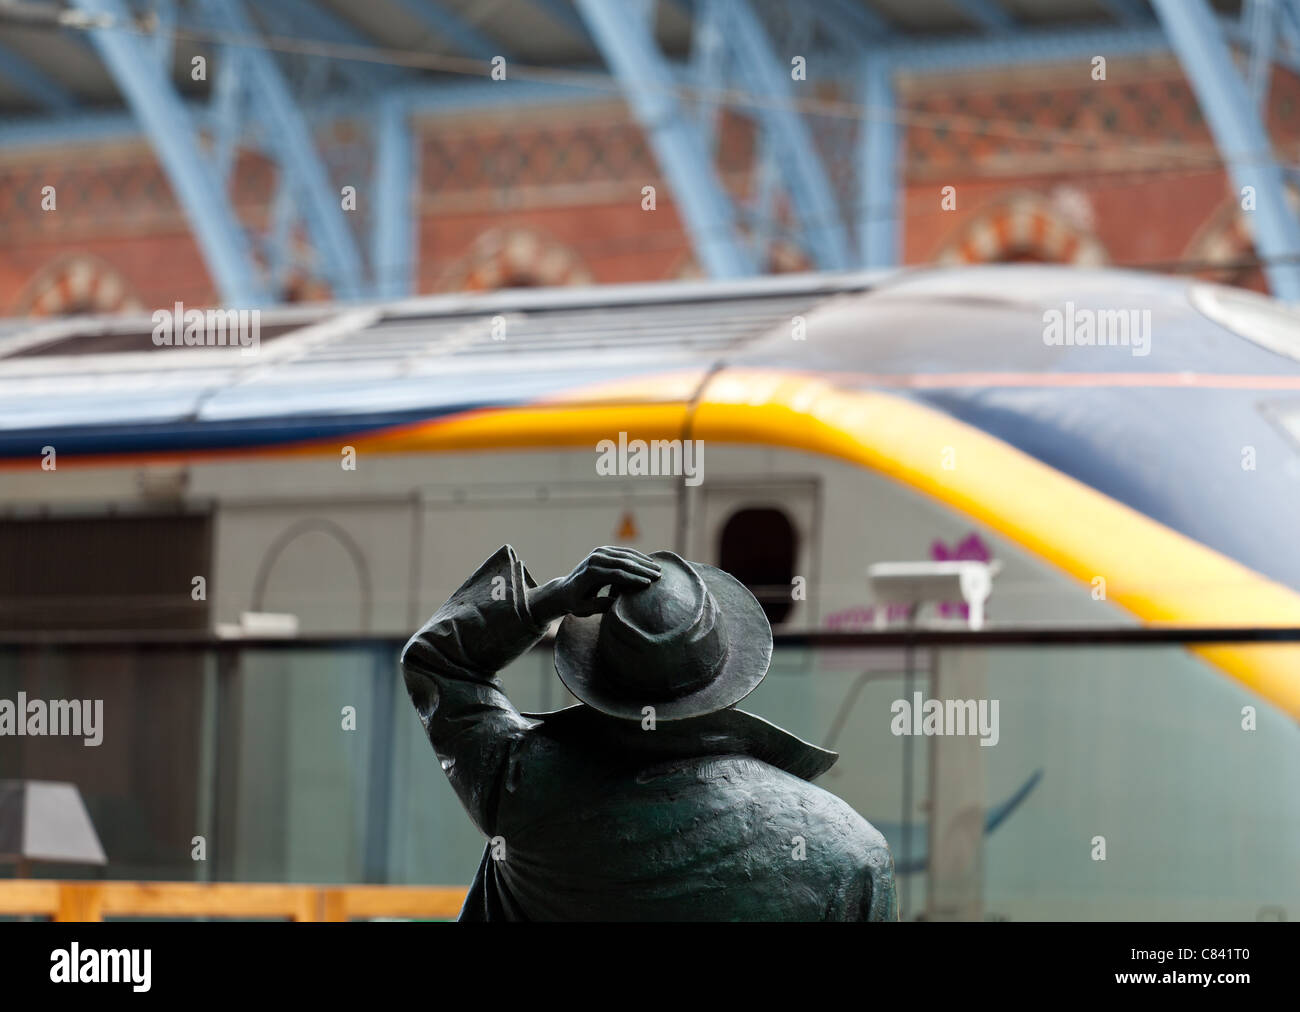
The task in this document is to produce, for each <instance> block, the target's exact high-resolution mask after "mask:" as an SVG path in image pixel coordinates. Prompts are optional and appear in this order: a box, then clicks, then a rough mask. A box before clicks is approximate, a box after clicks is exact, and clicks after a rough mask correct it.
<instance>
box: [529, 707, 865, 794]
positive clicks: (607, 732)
mask: <svg viewBox="0 0 1300 1012" xmlns="http://www.w3.org/2000/svg"><path fill="white" fill-rule="evenodd" d="M523 716H524V717H526V718H527V719H528V720H535V721H537V722H538V723H539V724H541V725H542V727H541V728H540V730H541V731H542V732H543V733H544V734H546V735H548V736H551V737H554V738H570V737H577V738H581V739H585V740H588V741H593V740H604V741H607V742H609V743H610V744H612V745H613V746H615V747H617V748H619V749H620V750H625V751H627V752H629V753H631V754H635V755H644V756H645V757H646V758H647V759H648V760H650V761H655V762H659V761H665V760H669V759H684V758H693V757H700V758H702V757H704V756H710V755H748V756H752V757H753V758H755V759H759V760H762V761H763V762H765V763H768V764H769V765H772V766H775V767H777V769H781V770H784V771H785V772H787V773H790V774H792V775H794V776H797V777H799V778H801V779H803V780H813V779H815V778H817V777H819V776H821V775H822V774H823V773H825V772H826V771H827V770H828V769H830V768H831V766H833V765H834V764H835V760H836V759H838V758H839V753H837V752H831V751H829V750H828V749H824V748H820V747H819V746H817V745H814V744H812V743H811V742H807V741H804V740H803V739H802V738H799V737H797V736H795V735H793V734H791V733H790V732H789V731H786V730H784V729H782V728H779V727H777V726H776V725H775V724H772V723H769V722H768V721H766V720H764V719H763V718H762V717H756V716H755V715H754V714H752V713H746V712H745V711H744V710H737V709H736V708H735V707H730V708H728V709H725V710H718V711H717V712H716V713H710V714H706V715H705V716H702V717H691V718H689V719H687V720H674V721H660V722H659V723H658V725H657V726H656V727H655V729H654V730H653V731H648V730H642V729H641V725H640V724H639V723H637V722H636V721H630V720H628V721H624V720H616V719H614V718H611V717H606V716H605V715H603V714H601V713H598V712H597V711H595V710H593V709H592V708H591V707H589V706H586V705H584V704H582V703H579V704H578V705H577V706H570V707H566V708H565V709H563V710H554V711H552V712H550V713H525V714H523Z"/></svg>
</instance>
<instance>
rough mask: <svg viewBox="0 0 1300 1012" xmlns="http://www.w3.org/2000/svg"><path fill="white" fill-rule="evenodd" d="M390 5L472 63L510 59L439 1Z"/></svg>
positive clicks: (415, 0)
mask: <svg viewBox="0 0 1300 1012" xmlns="http://www.w3.org/2000/svg"><path fill="white" fill-rule="evenodd" d="M393 2H394V3H395V4H396V5H397V6H398V7H400V8H401V9H402V10H404V11H406V13H407V14H408V15H410V17H412V18H413V19H415V20H416V21H419V22H420V23H421V24H423V25H424V26H425V27H427V28H429V29H430V30H431V31H433V33H434V34H435V35H437V36H438V37H439V38H441V39H444V40H446V41H447V42H450V43H451V44H452V45H453V46H454V47H455V48H457V49H459V50H461V51H462V52H463V53H466V54H468V55H469V56H472V57H474V58H475V59H479V60H490V59H492V57H494V56H504V57H506V58H507V59H508V58H509V57H510V53H509V52H508V51H507V50H506V49H505V48H504V47H503V46H502V45H501V43H499V42H495V41H493V40H492V39H490V38H488V37H487V36H486V35H485V34H483V32H481V31H479V29H477V28H475V27H474V26H473V25H472V24H470V23H469V22H468V21H466V20H465V19H464V18H462V17H461V16H460V15H459V14H456V13H454V12H453V11H450V10H448V9H447V8H446V7H445V6H443V5H442V4H441V3H439V2H438V0H393Z"/></svg>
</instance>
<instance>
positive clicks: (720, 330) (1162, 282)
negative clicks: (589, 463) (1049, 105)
mask: <svg viewBox="0 0 1300 1012" xmlns="http://www.w3.org/2000/svg"><path fill="white" fill-rule="evenodd" d="M1198 292H1199V293H1201V295H1200V297H1199V298H1198V297H1197V293H1198ZM1205 292H1211V293H1214V292H1219V293H1226V294H1220V295H1218V296H1206V295H1205V294H1204V293H1205ZM1215 298H1217V299H1218V300H1219V301H1220V302H1226V303H1230V304H1231V303H1233V302H1241V303H1244V305H1245V307H1246V310H1245V311H1246V313H1247V315H1249V312H1252V311H1253V312H1255V313H1256V314H1257V315H1258V314H1260V313H1262V314H1263V315H1264V316H1265V317H1267V316H1268V315H1269V313H1272V314H1273V315H1274V316H1277V317H1279V318H1280V319H1281V320H1282V324H1281V325H1278V323H1277V321H1273V326H1272V327H1271V332H1272V333H1274V335H1275V336H1274V339H1273V340H1274V346H1273V347H1270V346H1269V345H1268V343H1267V341H1265V342H1264V343H1261V342H1259V341H1255V342H1243V341H1240V340H1237V336H1236V335H1235V334H1234V333H1233V332H1232V331H1230V330H1228V328H1227V327H1225V326H1223V320H1222V314H1219V315H1220V320H1219V322H1218V323H1216V322H1213V321H1212V319H1211V315H1209V314H1207V306H1209V307H1210V308H1211V309H1212V308H1213V306H1211V305H1210V303H1212V302H1213V301H1214V299H1215ZM1207 299H1208V301H1207ZM1067 303H1068V304H1070V306H1071V307H1073V306H1076V305H1077V306H1078V307H1080V308H1084V307H1088V306H1097V307H1102V308H1103V309H1104V308H1105V307H1116V308H1125V309H1127V308H1132V309H1134V310H1139V311H1140V310H1143V309H1145V310H1149V311H1153V312H1154V313H1155V314H1156V316H1157V317H1158V318H1159V320H1160V325H1159V329H1161V330H1163V331H1164V335H1165V336H1166V337H1167V336H1168V335H1169V334H1170V333H1171V332H1172V331H1175V330H1176V331H1177V332H1178V336H1177V344H1178V346H1179V347H1180V349H1181V350H1180V351H1179V352H1178V354H1177V356H1176V362H1175V361H1173V360H1172V359H1171V357H1170V352H1171V351H1172V348H1171V347H1170V345H1169V344H1166V345H1165V347H1164V348H1162V349H1161V351H1162V354H1161V355H1160V356H1156V357H1154V358H1153V357H1136V356H1129V355H1126V356H1119V355H1111V356H1108V357H1106V358H1101V357H1098V356H1096V355H1091V356H1086V357H1080V356H1078V355H1074V356H1071V355H1070V354H1069V351H1070V349H1058V348H1053V347H1051V346H1048V345H1046V344H1045V343H1044V341H1043V340H1041V335H1042V331H1043V319H1044V313H1045V312H1049V311H1051V310H1052V309H1053V308H1057V309H1060V308H1061V307H1064V306H1065V305H1066V304H1067ZM1275 305H1276V304H1274V303H1272V302H1271V301H1270V300H1265V299H1264V298H1263V297H1259V296H1254V295H1252V294H1250V293H1239V292H1237V290H1232V289H1220V288H1218V287H1217V286H1206V285H1199V284H1195V283H1190V282H1188V281H1187V280H1184V279H1174V278H1166V277H1162V276H1158V275H1149V274H1139V273H1134V272H1124V271H1106V270H1078V269H1073V268H1060V267H1047V266H1038V265H1034V266H1000V267H982V268H958V269H939V270H928V269H916V270H900V271H887V272H874V273H852V274H809V275H785V276H774V277H763V278H755V279H748V280H744V281H738V282H726V283H718V282H674V283H651V284H634V285H615V286H599V287H587V288H560V289H518V290H507V291H498V292H491V293H480V294H454V295H435V296H424V297H419V298H410V299H404V300H400V301H395V302H389V303H369V304H347V305H339V304H318V305H303V306H289V307H281V308H272V309H266V310H263V311H262V312H261V314H260V320H259V323H258V328H257V333H258V346H257V347H256V349H245V348H241V347H187V346H183V345H180V344H179V343H180V341H181V338H180V336H178V337H177V342H178V346H176V347H167V346H157V345H156V344H155V340H154V338H155V337H156V336H157V337H160V339H166V335H158V334H157V333H156V329H157V328H156V321H157V320H158V319H160V318H159V317H158V316H157V315H154V316H143V315H141V316H134V317H115V318H86V317H83V318H69V319H61V320H55V321H46V322H41V321H33V320H30V319H29V320H0V433H4V432H6V431H8V432H11V433H13V432H15V431H16V430H28V431H30V430H32V429H34V428H41V429H60V428H64V427H69V426H75V427H78V428H81V427H86V426H91V427H94V426H121V425H124V424H125V425H150V424H168V423H173V422H181V421H185V422H188V423H202V422H204V421H213V422H220V421H229V420H231V419H253V418H263V419H265V418H267V417H269V416H275V417H292V416H302V415H322V414H324V415H335V414H353V413H364V414H372V413H375V412H401V413H407V412H409V413H413V414H414V415H418V414H419V413H420V412H427V411H434V412H439V413H440V412H443V411H446V410H447V409H448V408H450V407H452V406H453V405H454V404H463V405H465V406H482V405H490V404H500V403H518V402H520V401H521V400H530V399H539V398H546V397H548V396H554V395H556V394H559V393H561V392H563V391H566V390H573V389H579V388H583V387H586V386H591V385H596V384H600V383H602V382H609V381H613V380H617V379H622V378H627V377H630V376H637V375H644V374H650V373H662V372H671V371H675V370H681V371H689V372H704V371H708V370H711V369H714V368H717V367H718V366H720V365H726V364H732V363H735V364H756V363H762V364H768V365H780V366H783V367H788V368H795V369H806V370H810V371H829V372H845V373H853V372H855V371H857V372H863V373H864V374H865V376H866V379H865V380H864V382H865V383H866V384H867V385H871V382H872V380H873V379H875V380H879V381H880V382H883V383H884V384H885V385H889V383H890V377H891V376H892V377H915V376H917V375H921V376H924V375H925V374H927V373H944V372H951V371H954V370H1008V369H1014V370H1031V371H1036V372H1046V371H1053V370H1066V371H1069V370H1071V369H1074V368H1082V367H1086V368H1087V369H1088V370H1092V371H1097V370H1101V371H1106V370H1108V369H1121V368H1122V369H1124V370H1126V371H1131V370H1134V369H1139V370H1141V369H1150V370H1154V369H1157V368H1158V369H1160V370H1162V371H1168V370H1169V369H1170V368H1171V367H1173V368H1176V369H1180V370H1189V369H1190V370H1197V369H1204V368H1213V369H1218V370H1229V371H1231V370H1240V369H1245V370H1247V371H1251V372H1277V371H1281V372H1286V373H1296V372H1297V371H1300V361H1297V356H1296V352H1297V350H1300V337H1297V336H1296V335H1300V326H1297V325H1296V324H1295V323H1294V321H1288V320H1287V318H1286V315H1285V310H1282V309H1280V308H1277V309H1270V308H1268V307H1272V306H1275ZM1261 307H1263V308H1261ZM1220 308H1222V307H1220ZM1229 308H1230V309H1231V308H1232V306H1231V305H1229ZM1238 308H1240V307H1238ZM167 309H168V310H169V311H171V312H172V313H173V314H174V313H175V311H176V310H178V309H179V310H182V312H183V313H186V312H188V307H179V306H178V307H167ZM1296 319H1300V318H1296ZM232 322H233V321H232ZM1288 322H1290V325H1291V326H1293V327H1295V334H1293V335H1292V336H1291V337H1290V339H1289V343H1290V352H1291V354H1287V346H1288V339H1287V335H1286V330H1287V326H1286V324H1287V323H1288ZM797 325H802V326H803V327H804V332H803V333H802V334H800V333H797V332H796V331H797ZM1265 329H1269V328H1265ZM1277 334H1280V335H1281V336H1280V337H1278V336H1276V335H1277ZM800 337H803V338H804V340H803V342H802V343H799V344H796V343H794V342H792V340H791V339H792V338H794V340H795V341H798V340H799V338H800ZM1279 342H1280V343H1281V344H1282V345H1283V348H1282V351H1283V353H1282V354H1279V353H1278V350H1279V349H1278V347H1276V345H1277V344H1278V343H1279ZM1080 350H1082V349H1073V351H1075V352H1077V351H1080ZM1087 350H1089V351H1092V350H1094V349H1087ZM1156 363H1159V365H1158V366H1157V365H1156Z"/></svg>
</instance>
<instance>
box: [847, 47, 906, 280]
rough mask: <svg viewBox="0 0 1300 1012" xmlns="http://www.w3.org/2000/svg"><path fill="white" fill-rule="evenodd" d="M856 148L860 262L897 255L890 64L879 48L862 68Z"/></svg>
mask: <svg viewBox="0 0 1300 1012" xmlns="http://www.w3.org/2000/svg"><path fill="white" fill-rule="evenodd" d="M862 108H863V110H864V112H865V115H866V119H865V120H864V121H863V123H862V140H861V147H862V150H861V153H860V155H859V158H858V188H859V191H860V192H859V197H858V245H859V251H860V255H861V259H862V265H863V266H864V267H892V266H894V265H895V264H897V263H898V262H899V260H900V253H901V250H900V228H899V223H900V222H901V220H902V213H901V212H902V207H901V203H902V199H903V193H902V187H901V186H900V183H899V167H898V155H899V127H898V122H897V118H896V117H897V111H896V109H897V97H896V95H895V93H894V68H893V67H892V66H891V65H890V61H889V59H888V57H887V56H886V55H885V54H884V53H883V52H870V53H868V54H867V56H866V65H865V66H864V67H863V74H862Z"/></svg>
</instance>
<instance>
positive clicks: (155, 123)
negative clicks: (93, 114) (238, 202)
mask: <svg viewBox="0 0 1300 1012" xmlns="http://www.w3.org/2000/svg"><path fill="white" fill-rule="evenodd" d="M72 2H73V3H74V4H75V5H76V7H77V8H78V9H79V10H80V11H82V12H83V13H86V14H91V15H99V16H105V17H107V18H109V19H111V22H112V23H113V24H115V25H127V24H129V14H128V11H127V9H126V6H125V4H123V3H122V0H72ZM90 38H91V42H92V43H93V44H94V46H95V49H96V50H97V51H98V52H99V55H100V59H101V60H103V62H104V65H105V66H106V67H107V68H108V70H109V73H111V74H112V75H113V79H114V81H115V82H116V83H117V86H118V88H119V89H120V90H121V92H122V94H123V96H124V97H125V99H126V102H127V104H128V105H129V106H130V107H131V110H132V112H133V113H134V114H135V117H136V119H137V120H138V121H139V122H140V124H141V126H142V127H143V128H144V130H145V133H146V134H147V135H148V137H149V140H150V142H151V143H152V145H153V149H154V152H155V153H156V154H157V156H158V160H159V162H160V163H161V164H162V167H163V170H164V171H165V172H166V173H167V178H168V179H169V180H170V181H171V185H172V189H173V190H174V191H175V193H176V196H177V199H178V200H179V201H180V203H181V206H182V207H183V208H184V210H185V214H186V216H187V217H188V218H189V221H190V227H191V229H192V231H193V233H194V237H195V241H196V242H197V243H198V246H199V249H200V251H201V252H202V254H203V258H204V261H205V262H206V263H207V265H208V270H209V271H211V273H212V279H213V281H214V283H215V284H216V286H217V289H218V290H219V291H220V293H221V298H222V300H223V301H224V302H226V303H227V304H230V305H239V306H256V305H261V304H264V303H267V302H269V301H271V300H270V298H269V297H268V293H267V291H266V289H265V287H264V286H263V284H262V282H261V280H260V279H259V278H258V276H257V273H256V271H255V270H254V267H253V258H252V256H251V249H250V246H249V243H248V237H247V236H246V235H245V233H244V230H243V229H242V228H241V227H240V225H239V221H238V219H237V218H236V217H235V211H234V208H233V207H232V206H231V204H230V201H229V200H228V199H227V197H226V195H225V192H224V191H223V189H222V187H221V183H220V181H219V180H218V178H217V175H216V173H215V172H214V171H213V168H212V165H211V163H210V161H209V159H208V158H207V157H206V155H205V154H204V152H203V151H202V149H200V147H199V144H198V136H197V133H196V131H195V129H194V126H193V124H192V122H191V120H190V117H189V115H188V113H187V111H186V108H185V106H184V104H183V103H182V102H181V99H180V97H179V95H177V93H176V89H175V88H174V87H173V86H172V82H171V79H170V78H169V77H168V76H167V75H166V74H165V73H164V72H163V70H162V68H161V67H160V66H159V65H158V62H157V60H155V59H153V58H152V57H153V54H152V53H151V52H150V51H149V48H148V44H147V42H146V40H145V39H144V38H143V37H142V36H140V35H139V34H137V33H136V32H134V31H132V30H131V29H129V28H123V27H111V28H96V29H94V30H93V31H92V32H91V34H90Z"/></svg>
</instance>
